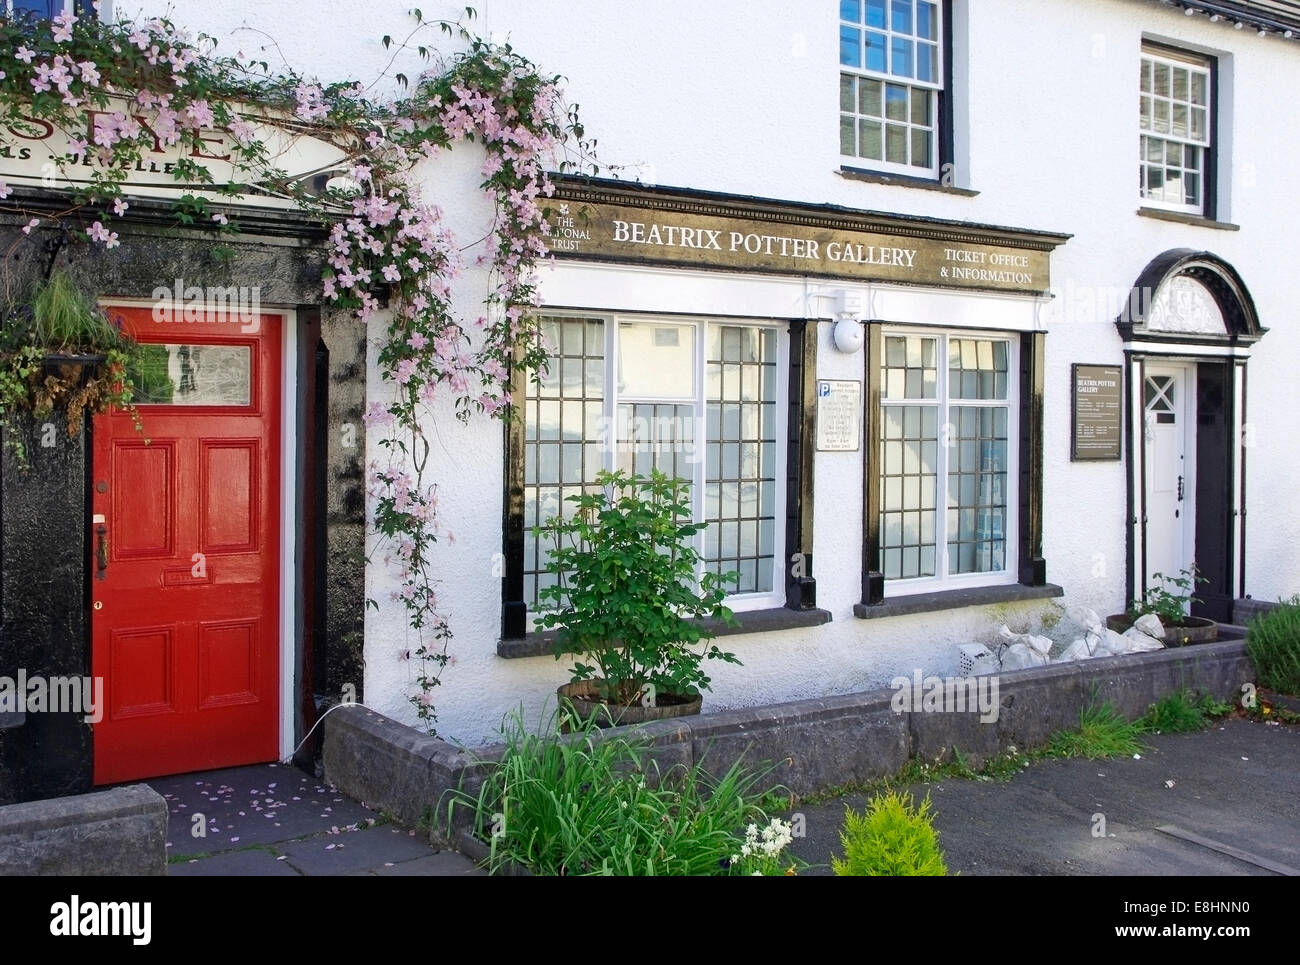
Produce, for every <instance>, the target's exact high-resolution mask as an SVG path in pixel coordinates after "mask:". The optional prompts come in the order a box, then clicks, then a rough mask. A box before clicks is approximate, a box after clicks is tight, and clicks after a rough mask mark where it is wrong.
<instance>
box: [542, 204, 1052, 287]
mask: <svg viewBox="0 0 1300 965" xmlns="http://www.w3.org/2000/svg"><path fill="white" fill-rule="evenodd" d="M554 203H555V204H557V206H558V210H556V211H555V212H554V213H553V214H552V217H551V219H550V224H551V237H550V239H549V242H548V243H549V245H550V248H551V251H552V252H553V253H554V254H555V255H556V256H557V257H571V258H595V259H604V260H617V261H632V262H643V263H654V264H671V265H686V266H696V267H702V268H728V269H742V270H750V271H765V272H777V273H782V274H799V275H819V276H826V277H835V278H844V279H853V280H862V281H888V282H903V283H908V284H914V285H927V286H934V287H942V288H949V287H952V288H982V289H992V290H997V291H1013V292H1027V293H1035V294H1038V293H1042V292H1045V291H1047V289H1048V287H1049V286H1048V262H1049V251H1050V248H1052V247H1054V246H1055V245H1056V244H1059V243H1060V242H1059V240H1057V239H1058V238H1059V239H1061V240H1063V237H1062V236H1055V237H1053V238H1052V239H1051V240H1048V241H1045V242H1042V243H1040V244H1038V245H1037V246H1036V247H1018V246H1015V245H1010V244H1007V245H1003V244H984V243H976V242H971V241H969V240H945V239H944V238H943V234H944V233H945V232H943V231H942V230H933V231H929V232H927V235H928V236H918V235H909V234H901V233H891V232H888V231H883V230H864V229H861V228H855V227H853V226H852V225H846V226H845V227H839V226H836V225H833V224H825V223H823V224H800V223H798V222H796V221H777V220H766V219H761V218H747V217H733V216H728V215H725V214H724V215H714V214H711V213H710V214H701V213H698V212H694V211H689V210H671V209H659V208H654V207H646V206H642V205H628V204H618V203H609V202H606V201H594V200H587V199H583V198H574V199H572V200H562V201H561V200H557V201H556V202H554ZM824 220H826V221H829V220H830V219H824Z"/></svg>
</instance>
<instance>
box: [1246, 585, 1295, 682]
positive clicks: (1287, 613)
mask: <svg viewBox="0 0 1300 965" xmlns="http://www.w3.org/2000/svg"><path fill="white" fill-rule="evenodd" d="M1246 652H1247V653H1248V654H1249V655H1250V661H1251V663H1253V664H1254V665H1255V672H1256V674H1257V675H1258V680H1259V684H1260V685H1261V686H1264V687H1267V688H1268V689H1269V690H1275V691H1277V692H1278V693H1280V694H1294V695H1298V696H1300V596H1293V597H1291V598H1290V599H1289V600H1282V601H1281V602H1279V603H1278V605H1277V606H1276V607H1274V608H1273V609H1272V610H1269V611H1268V612H1267V613H1261V614H1260V615H1259V616H1257V617H1255V619H1253V620H1251V621H1250V624H1249V625H1248V626H1247V627H1246Z"/></svg>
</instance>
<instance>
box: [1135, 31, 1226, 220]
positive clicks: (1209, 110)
mask: <svg viewBox="0 0 1300 965" xmlns="http://www.w3.org/2000/svg"><path fill="white" fill-rule="evenodd" d="M1148 63H1151V64H1152V65H1155V64H1161V65H1165V66H1167V67H1169V68H1170V69H1171V71H1172V70H1173V69H1175V68H1179V69H1183V70H1187V71H1188V72H1189V80H1188V100H1189V101H1190V97H1191V79H1190V77H1191V75H1193V74H1199V75H1201V76H1203V77H1204V78H1205V137H1204V140H1203V141H1197V140H1196V139H1195V138H1193V137H1192V135H1191V116H1190V111H1191V109H1192V106H1191V105H1190V104H1189V107H1188V110H1189V116H1188V121H1187V125H1188V126H1187V134H1186V135H1185V136H1180V135H1177V134H1174V133H1173V116H1172V105H1173V104H1174V103H1179V102H1178V101H1176V100H1175V99H1174V97H1173V84H1172V77H1171V81H1170V92H1169V98H1168V99H1167V100H1168V102H1169V104H1170V105H1171V107H1170V110H1171V113H1170V124H1169V126H1170V130H1169V132H1168V133H1157V132H1156V131H1155V114H1154V111H1153V112H1152V113H1151V114H1150V115H1149V116H1150V118H1151V120H1150V122H1149V126H1148V127H1143V126H1142V112H1141V105H1142V101H1143V100H1145V99H1147V98H1150V99H1151V101H1152V103H1153V104H1154V103H1155V101H1156V95H1155V80H1154V77H1153V78H1152V83H1151V90H1149V91H1144V90H1142V81H1143V78H1144V77H1145V75H1146V70H1147V64H1148ZM1138 65H1139V82H1138V99H1139V110H1138V198H1139V200H1140V201H1141V203H1142V204H1143V205H1145V206H1146V207H1150V208H1159V209H1161V210H1163V211H1177V212H1181V213H1183V214H1191V215H1200V216H1202V217H1207V218H1208V217H1213V212H1212V211H1210V208H1209V197H1210V193H1211V184H1210V174H1211V172H1212V171H1214V170H1215V164H1214V163H1213V161H1214V160H1217V156H1215V154H1214V152H1215V151H1216V150H1217V147H1218V146H1217V145H1216V144H1215V143H1214V131H1215V123H1214V119H1215V111H1216V110H1218V105H1217V104H1216V103H1215V98H1214V71H1215V58H1214V57H1212V56H1210V55H1208V54H1198V53H1195V52H1192V51H1187V50H1174V49H1171V48H1168V47H1165V46H1163V45H1157V44H1154V43H1152V42H1150V41H1144V42H1143V43H1142V50H1141V55H1140V57H1139V59H1138ZM1162 99H1163V98H1162ZM1147 138H1155V139H1158V140H1159V141H1161V142H1163V143H1164V144H1166V145H1168V144H1179V145H1182V147H1183V151H1184V152H1186V150H1187V148H1189V147H1190V148H1193V149H1194V150H1197V151H1199V152H1200V168H1199V170H1198V171H1197V172H1196V173H1197V174H1198V175H1199V176H1200V201H1199V202H1198V203H1196V204H1190V203H1187V202H1185V201H1184V202H1179V201H1169V200H1166V199H1164V198H1156V197H1150V196H1149V195H1148V194H1147V191H1148V187H1147V170H1148V167H1149V166H1153V165H1150V164H1149V162H1148V161H1147V156H1146V155H1147ZM1166 150H1167V148H1166ZM1183 162H1184V163H1183V164H1180V165H1179V166H1178V169H1179V170H1180V171H1186V170H1190V169H1188V168H1186V167H1185V166H1184V165H1185V162H1186V156H1185V154H1184V159H1183ZM1160 167H1161V169H1162V170H1167V166H1166V165H1165V164H1161V165H1160ZM1167 185H1168V181H1167V180H1165V181H1164V182H1163V184H1162V188H1161V190H1162V191H1163V190H1165V188H1166V187H1167ZM1179 185H1180V190H1181V191H1182V192H1183V193H1184V194H1185V193H1186V189H1185V188H1184V187H1183V186H1182V185H1183V182H1182V180H1181V179H1180V180H1179Z"/></svg>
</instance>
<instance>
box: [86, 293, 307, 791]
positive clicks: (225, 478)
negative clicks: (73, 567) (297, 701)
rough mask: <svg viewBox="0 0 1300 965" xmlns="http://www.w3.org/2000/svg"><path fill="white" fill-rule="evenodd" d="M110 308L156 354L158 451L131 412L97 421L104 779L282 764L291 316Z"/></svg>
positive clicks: (96, 653)
mask: <svg viewBox="0 0 1300 965" xmlns="http://www.w3.org/2000/svg"><path fill="white" fill-rule="evenodd" d="M111 314H113V315H115V316H120V317H121V318H122V319H123V323H124V325H125V326H126V328H127V330H128V331H130V332H131V334H132V335H134V336H135V337H136V339H137V340H138V341H140V342H141V343H148V344H150V345H156V346H157V348H153V349H151V351H152V352H153V353H155V354H154V355H153V357H152V359H153V360H152V363H151V364H152V366H153V368H152V370H151V371H152V373H153V375H152V376H151V377H150V378H149V379H148V380H145V381H147V383H148V384H147V388H146V390H147V391H148V392H150V393H151V396H150V397H151V399H152V401H151V402H150V403H149V404H142V405H141V406H140V413H141V416H142V417H143V420H144V435H145V436H146V437H148V440H149V443H148V444H147V445H146V444H145V440H144V438H142V437H141V436H140V435H139V434H138V433H137V432H136V431H135V428H134V426H133V425H132V423H131V419H130V417H129V416H128V415H126V414H123V413H112V414H110V415H104V416H98V417H96V419H95V426H94V434H95V438H94V476H93V480H92V487H91V488H92V506H93V509H92V512H93V513H94V517H95V520H96V525H95V526H94V527H93V529H94V530H95V531H94V532H92V534H91V536H92V545H93V546H94V547H95V552H94V553H92V560H91V573H92V574H93V578H92V580H91V591H92V599H93V600H94V610H93V611H92V672H93V673H94V674H95V675H96V676H102V677H103V678H104V702H105V712H104V716H103V719H102V720H101V721H100V722H99V723H98V724H96V725H94V726H95V783H97V784H111V783H114V782H117V781H127V780H135V779H138V778H144V777H154V776H157V775H160V774H177V773H183V772H186V771H196V770H206V769H209V768H216V767H229V766H233V765H237V764H250V763H256V762H261V761H270V760H274V759H275V758H276V757H277V756H278V753H277V752H278V749H279V740H278V736H279V729H278V724H279V680H280V676H279V674H280V635H279V627H280V598H279V573H280V538H279V534H280V519H279V491H280V490H279V487H280V471H279V470H280V467H279V453H280V418H279V405H280V361H281V358H280V334H281V330H282V329H281V325H282V324H283V323H282V320H281V319H280V318H279V317H277V316H263V317H262V320H261V325H260V326H259V327H258V331H257V332H256V333H254V334H248V333H246V332H244V331H241V329H240V328H239V327H238V326H234V325H231V324H229V323H228V322H224V321H222V320H221V317H220V316H216V320H215V321H214V322H212V323H210V324H201V323H187V324H185V325H178V324H167V323H158V322H155V321H154V320H153V318H152V315H151V310H150V309H148V308H114V309H111ZM101 518H102V522H101ZM101 529H102V530H103V531H102V532H100V530H101ZM101 546H104V547H105V550H106V552H103V551H101V549H100V547H101ZM97 557H106V560H107V567H106V568H103V569H101V568H100V562H101V560H100V559H97Z"/></svg>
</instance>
